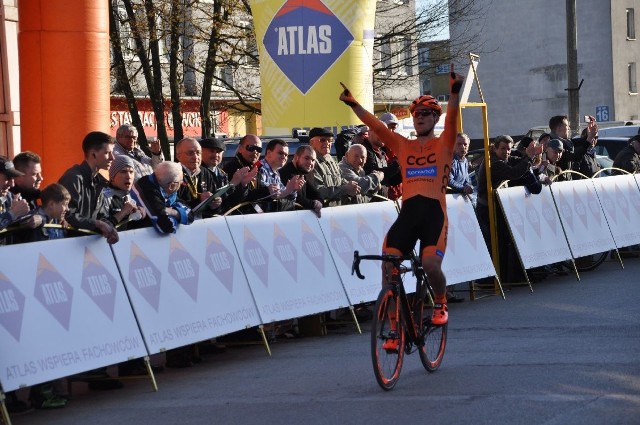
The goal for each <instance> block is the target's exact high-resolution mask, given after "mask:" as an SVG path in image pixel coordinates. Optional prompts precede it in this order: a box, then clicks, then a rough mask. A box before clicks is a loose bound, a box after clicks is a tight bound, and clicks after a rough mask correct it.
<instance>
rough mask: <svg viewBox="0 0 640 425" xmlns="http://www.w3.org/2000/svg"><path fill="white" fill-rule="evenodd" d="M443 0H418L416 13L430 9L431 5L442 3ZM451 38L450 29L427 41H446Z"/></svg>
mask: <svg viewBox="0 0 640 425" xmlns="http://www.w3.org/2000/svg"><path fill="white" fill-rule="evenodd" d="M441 1H442V0H416V11H418V10H421V9H423V8H425V7H428V6H429V5H430V4H436V3H439V2H441ZM448 38H449V27H448V26H447V27H446V28H443V30H442V31H439V32H438V34H437V35H436V36H434V37H430V38H428V39H427V40H425V41H436V40H446V39H448Z"/></svg>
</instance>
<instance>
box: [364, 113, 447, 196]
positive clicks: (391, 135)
mask: <svg viewBox="0 0 640 425" xmlns="http://www.w3.org/2000/svg"><path fill="white" fill-rule="evenodd" d="M457 118H458V111H457V108H450V110H449V111H448V113H447V114H446V118H445V119H446V121H445V126H444V131H443V132H442V134H441V135H440V136H439V137H434V138H432V139H429V140H426V141H424V137H419V138H418V139H407V138H406V137H404V136H402V135H401V134H398V133H395V132H393V131H391V130H389V129H388V128H387V126H386V124H384V123H383V122H381V121H380V120H378V119H377V118H375V117H374V116H373V115H367V116H366V117H365V118H364V119H363V122H364V123H365V124H366V125H368V126H369V128H371V129H372V130H373V131H375V132H376V134H377V135H378V136H379V137H380V139H381V140H383V141H384V143H385V144H386V145H387V146H388V147H390V148H391V149H392V150H393V151H394V152H395V153H396V155H397V157H398V161H399V163H400V167H401V169H402V199H403V200H404V201H406V200H407V199H409V198H412V197H414V196H416V195H421V196H424V197H427V198H432V199H437V200H438V201H439V202H440V204H441V205H442V207H443V208H444V205H445V194H446V189H447V185H448V183H449V172H450V170H451V161H452V159H453V148H454V145H455V142H456V136H457V128H456V121H457Z"/></svg>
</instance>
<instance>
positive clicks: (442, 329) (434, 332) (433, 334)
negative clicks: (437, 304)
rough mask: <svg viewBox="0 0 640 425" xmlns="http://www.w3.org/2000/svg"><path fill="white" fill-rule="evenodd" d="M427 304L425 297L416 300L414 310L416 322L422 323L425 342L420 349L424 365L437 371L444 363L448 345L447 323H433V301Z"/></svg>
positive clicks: (430, 369)
mask: <svg viewBox="0 0 640 425" xmlns="http://www.w3.org/2000/svg"><path fill="white" fill-rule="evenodd" d="M428 304H429V305H428V306H427V305H426V304H425V301H424V299H422V300H420V301H418V302H416V304H415V306H414V312H415V314H416V316H415V317H416V323H422V329H421V331H420V332H421V335H422V340H423V342H424V344H423V345H422V347H420V350H419V351H418V352H419V353H420V361H421V362H422V366H424V368H425V369H427V370H428V371H429V372H435V371H436V370H437V369H438V368H439V367H440V364H441V363H442V359H443V358H444V350H445V348H446V347H447V325H434V324H432V323H431V314H432V313H433V305H432V303H428Z"/></svg>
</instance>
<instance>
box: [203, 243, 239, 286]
mask: <svg viewBox="0 0 640 425" xmlns="http://www.w3.org/2000/svg"><path fill="white" fill-rule="evenodd" d="M233 263H234V257H233V255H231V253H230V252H229V250H228V249H227V248H225V246H224V245H223V244H222V241H221V240H220V239H218V238H217V237H216V235H214V234H213V232H212V231H211V230H207V251H206V257H205V264H206V265H207V267H209V270H211V271H212V272H213V275H214V276H215V277H216V278H217V279H218V280H219V281H220V283H222V285H223V286H224V287H225V288H227V290H228V291H229V293H233Z"/></svg>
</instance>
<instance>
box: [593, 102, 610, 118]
mask: <svg viewBox="0 0 640 425" xmlns="http://www.w3.org/2000/svg"><path fill="white" fill-rule="evenodd" d="M596 121H597V122H603V121H609V106H608V105H602V106H596Z"/></svg>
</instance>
